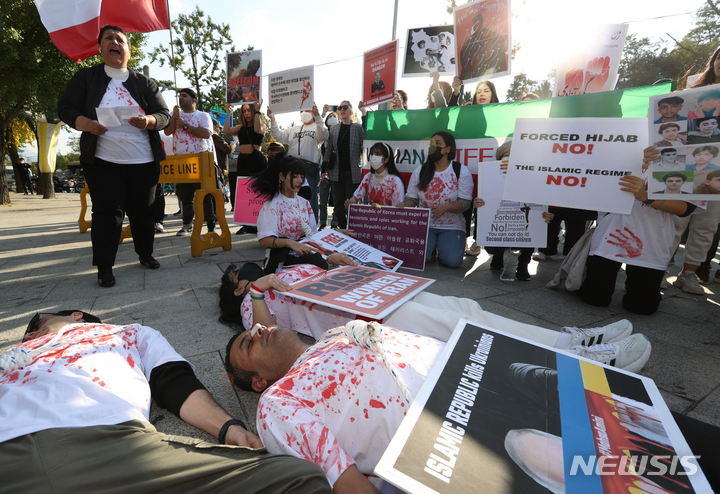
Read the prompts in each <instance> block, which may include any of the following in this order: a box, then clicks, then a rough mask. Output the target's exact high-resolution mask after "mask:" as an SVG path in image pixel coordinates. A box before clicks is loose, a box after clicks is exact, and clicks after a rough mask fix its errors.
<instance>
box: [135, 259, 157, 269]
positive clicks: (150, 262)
mask: <svg viewBox="0 0 720 494" xmlns="http://www.w3.org/2000/svg"><path fill="white" fill-rule="evenodd" d="M138 259H139V260H140V264H142V265H143V266H145V267H146V268H148V269H158V268H159V267H160V263H159V262H158V261H157V259H155V258H154V257H153V256H141V257H138Z"/></svg>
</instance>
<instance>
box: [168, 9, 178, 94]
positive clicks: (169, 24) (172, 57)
mask: <svg viewBox="0 0 720 494" xmlns="http://www.w3.org/2000/svg"><path fill="white" fill-rule="evenodd" d="M165 11H166V12H167V16H168V31H170V57H171V58H170V65H171V66H172V69H173V81H174V83H175V88H174V89H175V104H176V105H177V104H178V92H177V87H178V85H177V73H176V72H175V48H174V47H173V37H172V21H171V20H170V2H169V1H168V0H165Z"/></svg>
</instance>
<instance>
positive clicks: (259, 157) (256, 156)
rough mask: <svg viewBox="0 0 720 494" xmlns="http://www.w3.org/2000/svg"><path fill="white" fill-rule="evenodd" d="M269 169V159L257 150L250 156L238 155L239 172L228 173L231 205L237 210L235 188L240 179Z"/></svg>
mask: <svg viewBox="0 0 720 494" xmlns="http://www.w3.org/2000/svg"><path fill="white" fill-rule="evenodd" d="M265 168H267V158H266V157H265V155H264V154H262V153H261V152H260V151H258V150H257V149H256V150H255V151H253V152H252V153H250V154H238V159H237V171H235V172H230V173H228V181H229V182H230V204H232V208H233V210H235V188H236V186H237V178H238V177H252V176H253V175H257V174H258V173H260V172H261V171H263V170H264V169H265Z"/></svg>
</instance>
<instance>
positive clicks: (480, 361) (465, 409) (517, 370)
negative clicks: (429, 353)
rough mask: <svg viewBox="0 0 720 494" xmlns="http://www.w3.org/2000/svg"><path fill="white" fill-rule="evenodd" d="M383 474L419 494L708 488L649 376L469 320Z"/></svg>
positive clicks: (398, 437)
mask: <svg viewBox="0 0 720 494" xmlns="http://www.w3.org/2000/svg"><path fill="white" fill-rule="evenodd" d="M623 460H624V461H623ZM375 474H376V475H378V476H380V477H382V478H383V479H385V480H388V481H389V482H391V483H392V484H394V485H395V486H397V487H399V488H400V489H402V490H403V491H404V492H412V493H414V494H421V493H422V494H426V493H440V494H456V493H461V492H462V493H470V492H472V493H476V492H481V493H525V494H547V493H548V492H553V493H565V492H567V493H568V494H570V493H583V494H585V493H603V492H604V493H608V494H610V493H620V492H624V493H631V492H632V493H641V492H642V493H663V494H669V493H681V492H682V493H687V494H690V493H693V492H694V493H706V492H711V490H710V486H709V484H708V482H707V479H706V478H705V476H704V475H703V473H702V470H701V469H700V467H699V466H698V463H697V459H696V458H695V457H694V456H693V453H692V451H691V450H690V448H689V446H688V444H687V441H686V440H685V438H684V437H683V435H682V433H681V432H680V430H679V428H678V426H677V424H676V423H675V421H674V420H673V417H672V415H671V414H670V410H668V407H667V405H666V404H665V402H664V401H663V399H662V396H661V395H660V392H659V391H658V389H657V387H656V386H655V383H654V382H653V381H652V380H651V379H648V378H645V377H642V376H639V375H637V374H632V373H629V372H625V371H622V370H618V369H615V368H611V367H607V366H603V365H602V364H599V363H597V362H593V361H589V360H586V359H581V358H579V357H577V356H575V355H571V354H568V353H560V352H558V351H557V350H556V349H554V348H550V347H546V346H543V345H540V344H538V343H533V342H530V341H528V340H524V339H521V338H517V337H514V336H511V335H510V334H508V333H504V332H502V331H499V330H496V329H491V328H488V327H482V326H480V325H476V324H473V323H469V322H467V321H464V320H461V321H460V322H459V323H458V327H457V328H456V330H455V332H454V333H453V335H452V337H451V338H450V340H449V341H448V343H447V345H446V346H445V348H444V349H443V352H442V354H441V355H440V357H439V358H438V360H437V361H436V363H435V366H434V367H433V369H432V371H431V373H430V374H429V375H428V377H427V379H426V380H425V383H424V384H423V387H422V388H421V389H420V391H419V393H417V396H415V398H414V400H413V402H412V404H411V405H410V409H409V410H408V412H407V414H406V416H405V418H404V419H403V421H402V423H401V424H400V428H399V429H398V431H397V432H396V433H395V436H394V437H393V439H392V441H391V442H390V445H389V446H388V448H387V449H386V451H385V454H384V455H383V457H382V458H381V459H380V461H379V462H378V465H377V467H376V468H375Z"/></svg>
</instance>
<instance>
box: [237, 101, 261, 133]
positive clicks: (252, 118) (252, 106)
mask: <svg viewBox="0 0 720 494" xmlns="http://www.w3.org/2000/svg"><path fill="white" fill-rule="evenodd" d="M246 106H247V107H248V108H250V124H249V125H248V123H247V122H246V121H245V117H243V114H242V113H243V108H244V107H246ZM256 113H257V112H256V111H255V103H245V104H244V105H242V106H241V107H240V121H241V122H242V125H241V127H253V126H254V125H255V114H256Z"/></svg>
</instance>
